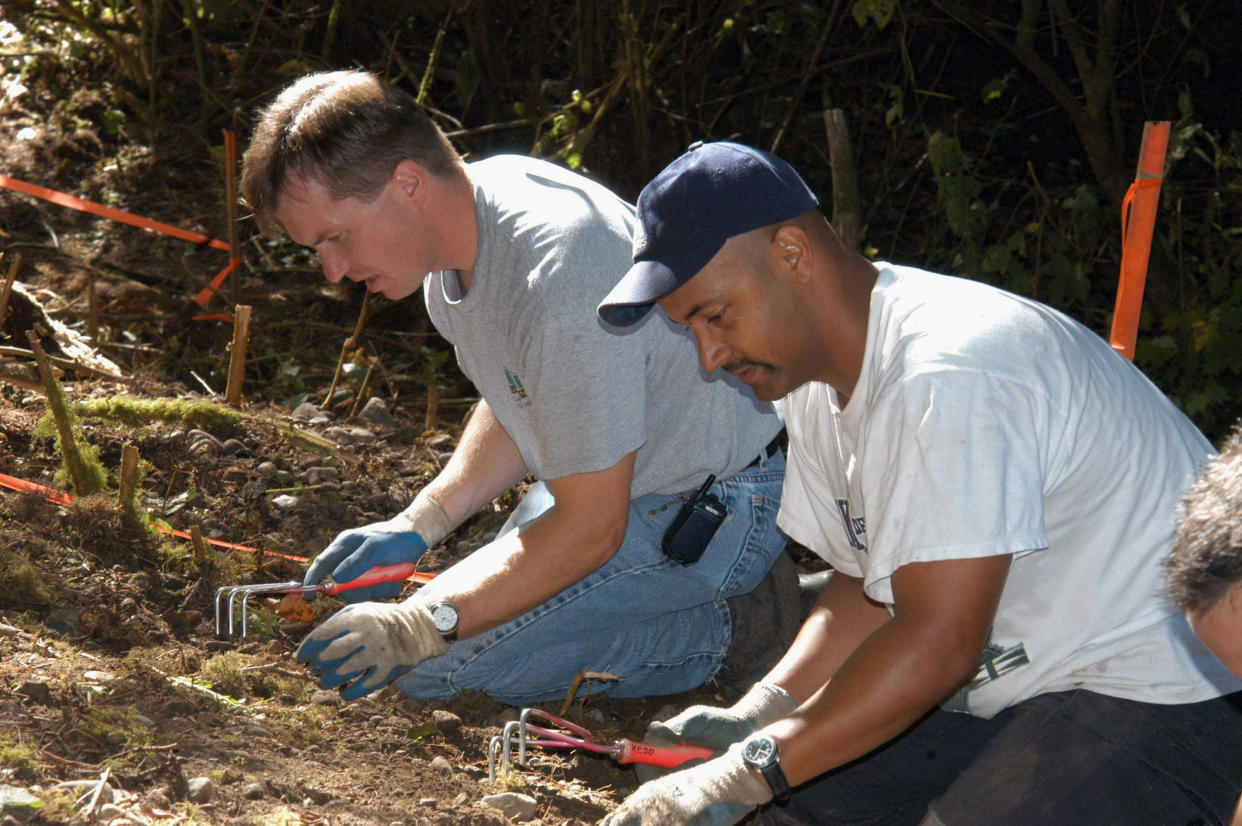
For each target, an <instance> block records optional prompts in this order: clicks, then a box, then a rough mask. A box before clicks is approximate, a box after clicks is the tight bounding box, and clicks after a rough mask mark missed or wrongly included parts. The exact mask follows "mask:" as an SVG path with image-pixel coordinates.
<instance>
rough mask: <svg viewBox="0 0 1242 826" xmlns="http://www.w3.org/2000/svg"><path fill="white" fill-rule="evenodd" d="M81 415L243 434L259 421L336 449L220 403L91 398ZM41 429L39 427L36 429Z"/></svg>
mask: <svg viewBox="0 0 1242 826" xmlns="http://www.w3.org/2000/svg"><path fill="white" fill-rule="evenodd" d="M74 410H75V411H76V412H77V414H78V415H80V416H89V417H95V418H105V419H112V420H114V421H118V422H121V423H122V424H128V425H132V426H134V427H143V426H146V425H148V424H150V423H151V422H153V421H162V422H184V423H185V424H188V425H190V426H192V427H201V428H204V429H208V430H211V431H212V432H213V433H220V432H227V433H230V434H242V433H244V432H245V431H246V428H247V427H249V426H250V425H253V424H254V423H256V422H259V423H265V424H268V425H271V426H272V427H274V428H276V429H277V430H279V431H280V432H281V433H284V434H285V435H287V436H288V437H289V438H291V439H293V440H295V441H298V442H301V443H302V444H305V445H309V446H311V447H315V448H318V449H320V450H333V449H335V448H336V445H335V444H333V443H332V442H331V441H329V440H327V439H324V438H322V437H320V436H316V435H314V434H313V433H305V432H303V431H301V430H298V429H297V428H294V427H290V426H289V425H286V424H284V423H282V422H277V421H274V420H272V419H266V418H260V417H256V416H251V415H249V414H247V413H243V412H242V411H240V410H234V409H233V408H231V407H228V406H227V405H223V404H219V403H217V402H208V401H201V400H196V399H136V398H133V397H131V396H113V397H111V398H107V399H89V400H87V401H83V402H79V403H78V404H76V405H74ZM37 427H38V426H37V425H36V428H37Z"/></svg>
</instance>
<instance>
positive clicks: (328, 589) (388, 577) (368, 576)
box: [323, 562, 434, 595]
mask: <svg viewBox="0 0 1242 826" xmlns="http://www.w3.org/2000/svg"><path fill="white" fill-rule="evenodd" d="M415 567H417V566H416V565H415V564H414V563H413V562H401V563H398V564H396V565H376V566H375V567H374V568H372V569H371V570H369V571H367V572H366V573H365V574H363V575H362V576H360V577H356V578H354V579H351V580H350V581H349V582H329V583H327V584H326V585H324V586H323V592H324V593H325V594H329V595H332V594H339V593H340V592H341V591H352V590H353V589H354V588H366V587H367V586H368V585H378V584H380V583H381V582H400V581H401V580H403V579H405V578H407V577H408V576H409V575H410V574H412V573H414V568H415ZM432 576H434V575H433V574H421V575H418V576H415V577H414V578H415V579H416V580H418V581H420V582H427V581H428V580H430V579H431V577H432Z"/></svg>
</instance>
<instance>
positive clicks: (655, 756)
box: [613, 738, 716, 769]
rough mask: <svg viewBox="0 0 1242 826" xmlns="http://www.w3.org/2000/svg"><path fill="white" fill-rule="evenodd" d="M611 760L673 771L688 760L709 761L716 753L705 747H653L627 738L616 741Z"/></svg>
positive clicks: (685, 745)
mask: <svg viewBox="0 0 1242 826" xmlns="http://www.w3.org/2000/svg"><path fill="white" fill-rule="evenodd" d="M614 750H615V753H614V754H613V759H614V760H616V761H617V762H618V763H646V764H647V765H649V766H659V767H660V768H662V769H675V768H677V767H678V766H680V765H681V764H682V763H685V762H687V761H688V760H710V759H711V758H712V755H714V754H715V753H716V752H715V750H714V749H709V748H708V747H707V746H691V745H687V744H684V743H683V744H682V745H678V746H653V745H652V744H650V743H642V742H639V741H637V740H630V739H629V738H622V739H621V740H618V741H617V743H616V745H615V746H614Z"/></svg>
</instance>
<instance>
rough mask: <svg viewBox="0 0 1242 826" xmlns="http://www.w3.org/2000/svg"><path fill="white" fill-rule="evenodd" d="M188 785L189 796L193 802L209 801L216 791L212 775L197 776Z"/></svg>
mask: <svg viewBox="0 0 1242 826" xmlns="http://www.w3.org/2000/svg"><path fill="white" fill-rule="evenodd" d="M186 786H187V788H188V790H189V792H188V794H187V797H189V799H190V802H191V803H209V802H210V801H211V796H212V795H213V794H215V791H216V787H215V784H214V783H212V782H211V778H210V777H195V778H193V779H191V780H190V782H189V783H188V784H186Z"/></svg>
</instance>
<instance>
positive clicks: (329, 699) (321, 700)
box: [310, 688, 341, 706]
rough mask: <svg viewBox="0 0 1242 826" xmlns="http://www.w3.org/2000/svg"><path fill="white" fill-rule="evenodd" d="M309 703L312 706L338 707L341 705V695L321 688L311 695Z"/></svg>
mask: <svg viewBox="0 0 1242 826" xmlns="http://www.w3.org/2000/svg"><path fill="white" fill-rule="evenodd" d="M310 701H311V704H312V705H318V706H339V705H340V704H341V695H340V694H338V693H337V692H335V691H329V690H327V689H323V688H321V689H319V690H318V691H316V692H315V693H314V694H312V695H311V698H310Z"/></svg>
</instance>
